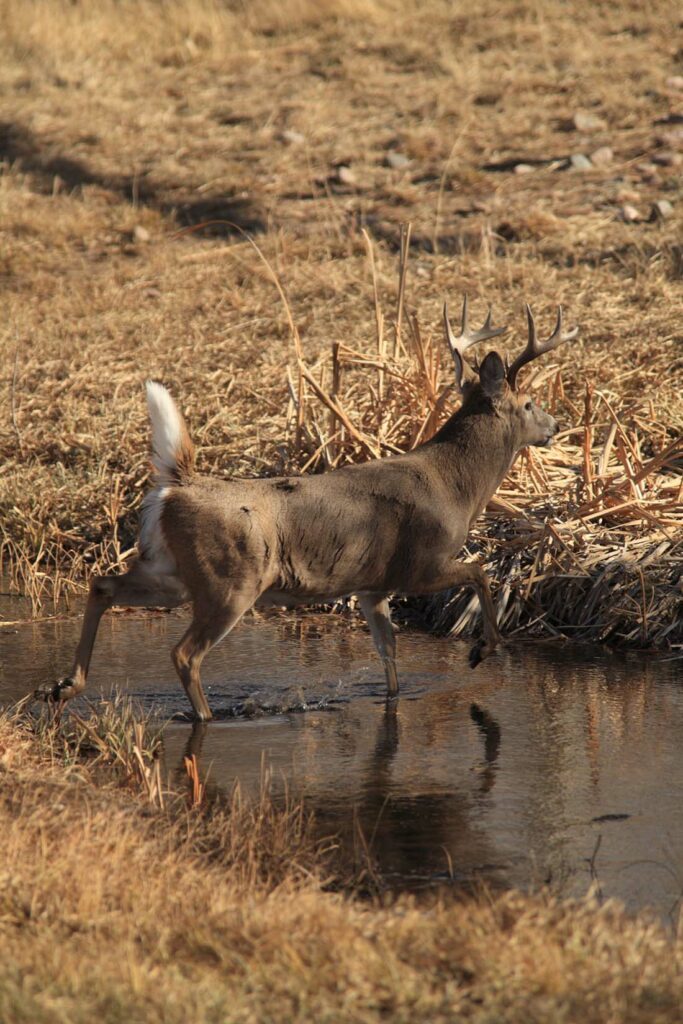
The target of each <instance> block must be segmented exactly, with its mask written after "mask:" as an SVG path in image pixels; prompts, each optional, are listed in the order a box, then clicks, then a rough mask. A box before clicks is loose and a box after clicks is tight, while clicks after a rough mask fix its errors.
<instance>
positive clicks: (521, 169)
mask: <svg viewBox="0 0 683 1024" xmlns="http://www.w3.org/2000/svg"><path fill="white" fill-rule="evenodd" d="M533 171H534V168H533V167H532V166H531V164H515V174H533Z"/></svg>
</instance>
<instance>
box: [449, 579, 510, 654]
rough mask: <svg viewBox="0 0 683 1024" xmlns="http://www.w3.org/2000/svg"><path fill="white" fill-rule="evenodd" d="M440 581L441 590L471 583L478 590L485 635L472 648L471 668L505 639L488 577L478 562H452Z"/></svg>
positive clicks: (491, 652)
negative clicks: (501, 633)
mask: <svg viewBox="0 0 683 1024" xmlns="http://www.w3.org/2000/svg"><path fill="white" fill-rule="evenodd" d="M440 583H441V585H440V586H439V587H438V589H439V590H447V589H449V588H451V587H458V586H461V585H469V586H472V587H474V589H475V590H476V592H477V595H478V597H479V603H480V605H481V614H482V619H483V634H484V635H483V636H482V638H481V639H480V640H478V641H477V642H476V644H475V645H474V647H472V649H471V650H470V657H469V660H470V668H476V667H477V665H478V664H479V663H480V662H481V661H483V660H484V658H488V656H489V655H490V654H493V652H494V651H495V649H496V647H497V646H498V644H499V643H502V641H503V638H502V636H501V635H500V632H499V630H498V623H497V622H496V610H495V608H494V606H493V598H492V597H491V588H490V586H489V581H488V577H487V575H486V573H485V572H484V570H483V569H482V567H481V566H480V565H478V564H477V563H476V562H451V563H450V564H449V566H448V567H447V568H446V569H445V570H444V575H443V579H442V580H440ZM435 589H437V588H436V587H435Z"/></svg>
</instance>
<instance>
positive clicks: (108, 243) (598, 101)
mask: <svg viewBox="0 0 683 1024" xmlns="http://www.w3.org/2000/svg"><path fill="white" fill-rule="evenodd" d="M162 12H163V13H162ZM0 13H1V14H2V18H3V25H5V26H6V31H5V34H4V36H3V42H2V44H1V45H2V61H1V62H0V90H1V91H0V105H1V110H2V112H1V113H0V121H2V125H0V151H1V154H0V155H1V156H2V157H3V159H4V162H3V164H2V175H1V176H0V212H1V215H2V238H3V243H2V248H1V249H0V284H1V286H2V289H3V298H4V303H3V309H4V319H3V323H4V326H3V329H2V346H3V352H4V358H3V363H2V366H0V449H1V451H2V464H1V465H0V531H1V540H0V552H1V553H2V558H3V560H4V565H5V566H6V567H7V568H8V569H9V570H10V571H11V572H12V574H13V578H14V580H15V582H16V584H17V586H19V587H21V589H22V590H24V592H27V593H29V594H30V596H31V598H32V600H33V603H34V608H35V610H36V613H38V611H39V609H40V608H41V607H49V605H50V603H51V602H52V601H53V600H54V599H58V598H59V597H60V596H64V595H66V596H67V597H68V596H69V595H70V594H73V593H75V592H78V591H80V590H81V589H82V586H83V582H84V580H85V578H86V577H87V574H88V573H89V572H90V571H91V570H92V569H93V568H98V569H101V568H104V567H106V568H109V569H116V568H117V567H120V566H121V565H122V564H123V563H124V562H125V559H126V557H127V555H128V554H129V553H130V550H131V545H132V544H133V542H134V537H135V525H136V509H137V506H138V504H139V500H140V497H141V493H142V487H143V486H144V482H145V480H146V477H147V471H148V470H147V456H146V449H147V443H148V442H147V424H146V421H145V413H144V407H143V401H142V393H141V384H142V381H143V380H144V378H146V377H147V376H153V377H157V378H160V379H162V380H164V381H165V382H166V383H168V384H169V385H170V386H171V388H172V390H173V391H174V393H175V394H176V395H177V396H178V397H179V398H180V401H181V405H182V407H183V409H184V411H186V413H187V415H188V419H189V421H190V425H191V429H192V433H193V436H194V437H195V439H196V440H197V442H198V443H199V445H200V452H199V456H200V464H201V467H202V469H203V470H206V471H210V472H218V473H223V474H227V473H233V472H234V473H247V474H262V473H275V472H281V471H283V470H287V471H291V470H296V469H297V468H302V467H304V466H306V465H308V466H309V467H315V466H317V465H322V464H324V463H336V462H338V461H340V460H343V459H348V458H359V457H366V456H367V455H368V454H369V453H371V452H372V453H374V452H389V451H394V450H396V449H401V448H404V447H407V446H410V445H411V444H412V443H414V442H415V440H416V439H418V438H419V437H420V436H421V437H425V436H427V434H428V433H429V431H430V430H431V429H432V428H433V426H434V425H435V422H436V420H437V419H438V417H439V416H442V415H445V413H446V412H447V410H448V408H450V407H451V404H450V403H451V400H450V396H448V395H445V396H444V397H443V399H441V396H443V394H444V387H445V384H446V382H447V380H448V375H449V370H448V367H447V366H445V367H443V368H441V367H440V365H439V361H440V360H439V356H438V352H440V351H441V341H440V328H439V326H438V324H439V312H440V306H441V302H442V300H443V297H444V296H445V295H448V296H450V297H451V301H452V303H453V304H455V303H456V302H457V301H458V299H459V295H460V294H461V293H462V292H463V291H468V292H469V294H470V296H471V297H472V299H473V305H474V306H475V313H476V312H478V311H479V310H482V311H483V309H484V304H485V302H486V301H490V302H492V303H493V305H494V309H495V311H496V312H497V315H498V317H499V318H505V319H508V320H511V322H512V324H513V325H514V327H515V329H516V330H515V334H514V335H513V337H512V340H511V341H510V342H509V343H508V348H509V350H512V349H513V348H514V347H516V346H518V345H519V344H520V343H521V339H520V334H521V332H522V328H523V324H522V316H521V307H522V302H523V300H525V299H528V300H530V301H531V302H532V304H533V306H534V309H535V310H536V312H537V314H538V316H539V319H541V320H542V322H543V323H545V322H546V321H548V322H549V321H550V318H551V316H552V308H553V307H554V305H555V303H557V302H558V301H561V302H563V303H564V304H565V306H566V307H567V310H568V314H569V316H570V318H571V319H572V320H576V321H578V322H580V324H581V326H582V335H581V338H582V340H581V341H580V343H579V344H577V345H575V346H574V348H573V350H572V352H571V353H569V352H565V353H563V354H562V355H561V356H560V355H559V354H558V357H557V360H556V361H553V360H546V365H545V366H544V368H543V370H542V372H541V374H540V375H539V377H538V378H537V380H536V383H537V385H538V387H539V389H540V392H541V394H542V395H543V396H544V397H545V399H546V400H547V401H548V403H549V404H550V406H551V408H553V409H554V410H555V411H556V412H557V414H558V416H559V417H560V418H561V420H562V421H563V422H564V423H565V424H566V425H567V432H566V433H565V434H564V436H563V438H562V443H561V444H560V445H559V446H558V447H557V448H556V449H555V450H554V451H552V452H550V453H542V454H541V455H539V456H537V455H536V454H533V453H532V454H531V455H529V456H528V458H525V459H523V460H522V461H521V462H520V463H519V465H518V467H517V469H516V470H515V472H514V473H513V475H512V477H511V479H510V480H509V481H507V482H506V484H505V485H504V487H503V488H502V491H501V494H500V496H499V500H498V501H497V502H496V503H494V505H492V507H491V509H490V510H489V515H488V516H487V517H486V518H485V519H484V521H483V522H482V525H481V529H480V530H479V531H478V533H477V535H476V537H475V538H474V540H473V542H472V543H471V545H470V548H469V550H470V552H471V553H473V554H474V553H478V554H483V556H484V559H485V561H486V563H487V566H488V568H489V570H490V571H491V573H492V575H493V576H494V578H495V579H496V580H497V581H498V583H499V587H498V591H499V595H498V596H499V605H500V608H501V616H502V618H503V621H504V623H505V626H506V629H507V630H508V632H509V631H514V630H516V629H520V628H522V627H524V628H529V627H531V628H533V629H536V630H538V631H542V632H544V633H548V632H550V633H556V632H562V633H567V634H569V635H578V636H582V637H590V638H594V639H595V638H598V639H600V638H603V639H604V638H610V639H611V640H614V641H622V642H630V643H636V644H639V645H656V646H660V647H667V646H678V645H680V644H681V643H683V616H681V614H680V606H681V591H680V578H681V577H680V566H681V557H682V555H681V552H682V548H681V534H682V530H681V511H680V497H681V489H680V482H681V481H680V468H681V458H682V453H681V443H680V437H681V425H682V423H683V397H682V396H683V388H682V387H681V382H682V380H683V362H682V358H683V357H682V355H681V348H680V343H681V338H682V334H681V326H680V316H679V307H680V293H681V279H682V278H681V275H682V273H683V269H682V264H681V246H680V236H681V216H682V211H683V204H682V203H681V202H680V198H681V178H680V175H681V170H680V164H678V165H677V164H676V159H677V158H678V157H679V156H680V153H681V151H682V144H681V139H680V135H681V133H680V122H679V121H677V120H676V118H677V117H678V118H680V115H681V113H682V111H683V91H682V90H680V89H678V88H677V87H675V85H671V84H670V83H669V79H671V78H672V76H674V75H676V74H680V73H681V63H680V52H679V50H678V49H677V41H676V34H675V32H674V31H673V26H675V25H677V24H678V23H679V22H680V11H679V9H678V5H677V4H675V3H673V2H671V3H664V2H662V3H658V4H655V5H649V6H648V8H647V9H643V8H641V7H639V6H638V5H620V6H618V7H606V6H605V5H597V6H596V5H591V4H588V3H584V2H580V0H577V2H575V3H573V4H564V3H560V2H559V0H558V2H553V0H549V2H547V3H543V4H541V5H539V4H537V3H532V2H526V0H522V2H520V3H518V4H515V5H508V6H507V7H505V9H504V10H501V8H500V7H499V5H496V4H493V3H492V2H485V3H484V4H480V5H479V6H478V7H477V9H476V12H473V11H472V9H471V5H468V4H465V3H455V4H453V3H448V4H446V3H440V2H438V0H430V2H429V4H428V5H425V4H419V5H418V4H411V3H407V2H405V3H397V2H395V3H389V2H387V3H380V2H378V0H355V2H354V0H328V2H327V3H325V4H313V3H308V2H306V0H301V2H298V3H296V2H294V0H290V2H288V3H287V4H286V5H282V4H274V3H270V2H268V0H262V2H256V3H254V4H249V5H245V7H244V8H243V7H241V6H240V5H237V4H235V5H230V4H228V5H223V4H218V3H212V2H210V0H202V2H196V3H190V2H189V0H175V2H168V3H165V4H163V5H160V4H158V3H156V2H152V0H129V2H126V3H106V4H92V3H82V4H79V5H77V6H75V7H74V6H73V5H71V4H67V3H61V2H59V0H35V2H30V3H24V2H22V3H19V2H18V0H2V3H1V4H0ZM160 15H161V16H160ZM577 110H584V111H589V112H591V113H593V114H596V115H597V116H598V118H599V121H598V123H597V126H596V127H595V128H594V129H592V130H589V131H579V130H576V129H572V128H571V118H572V116H573V114H574V113H575V112H576V111H577ZM288 132H289V133H292V132H293V133H299V135H297V134H294V135H291V134H290V135H287V133H288ZM299 139H300V141H297V140H299ZM606 144H609V145H610V146H611V147H612V149H613V152H614V158H613V161H612V162H611V163H609V164H607V165H599V166H598V165H596V166H594V167H593V169H591V170H589V171H586V172H579V171H575V170H571V169H563V167H564V164H563V161H564V158H565V157H566V156H567V155H568V154H571V153H577V152H583V153H591V152H593V151H595V150H596V149H597V148H598V147H599V146H601V145H606ZM391 150H396V151H399V152H401V153H402V154H404V155H405V156H406V157H408V158H409V160H410V163H409V164H408V165H407V166H405V167H403V168H398V169H394V168H391V167H389V166H386V162H385V158H386V156H387V154H388V153H389V152H390V151H391ZM667 160H668V161H669V162H668V163H666V162H661V161H667ZM656 161H660V162H656ZM516 163H525V164H527V165H530V166H531V167H532V168H533V170H532V171H531V172H530V173H525V174H517V173H515V172H514V170H513V169H512V168H513V167H514V165H515V164H516ZM339 164H346V165H348V166H350V167H351V170H352V171H353V174H354V175H355V181H352V182H349V181H346V182H345V181H342V180H340V178H339V175H338V173H337V171H336V170H335V168H336V167H337V166H338V165H339ZM661 199H668V200H670V201H671V202H672V203H673V214H672V216H670V217H668V218H666V219H663V220H662V219H659V220H658V219H654V220H652V221H649V220H647V217H648V214H649V211H650V206H651V204H652V203H653V202H655V201H656V200H661ZM624 203H630V204H631V205H634V206H635V207H637V209H638V210H639V212H640V214H641V215H642V219H641V220H639V221H637V222H635V223H625V222H624V221H623V220H622V219H621V218H620V209H621V207H622V205H623V204H624ZM408 222H410V224H411V238H410V246H409V247H408V249H409V257H408V259H407V275H406V277H405V295H404V301H403V302H402V303H401V302H399V291H400V289H399V280H400V275H399V272H398V263H399V250H400V248H401V225H402V224H404V223H408ZM235 224H236V225H238V226H240V227H241V228H242V229H244V230H246V231H248V232H249V233H251V234H253V235H254V237H256V238H257V240H258V245H259V248H260V253H259V252H257V251H256V250H255V249H254V247H253V246H252V245H251V243H250V242H249V241H248V240H247V239H246V238H245V237H244V236H243V235H242V234H241V233H240V231H239V230H238V229H237V228H235V227H234V225H235ZM371 254H372V265H371V260H370V255H371ZM404 263H405V261H404ZM373 270H374V283H373V276H372V275H373ZM276 282H277V284H276ZM278 286H279V288H280V289H281V290H282V291H281V293H280V292H279V290H278ZM283 297H286V300H287V301H286V302H283V301H282V300H283ZM413 313H416V314H417V317H418V324H419V337H418V335H417V334H416V333H415V331H414V330H413V329H412V327H411V324H412V314H413ZM380 314H381V315H380ZM399 321H400V322H399ZM297 349H298V354H297ZM299 357H300V358H299ZM304 366H305V372H306V374H307V376H306V377H304V376H303V371H304ZM287 367H289V373H290V380H289V382H288V379H287V372H286V370H287ZM335 374H336V376H335ZM333 392H336V393H334V394H333ZM330 400H332V402H333V403H334V404H333V405H331V401H330ZM415 609H416V606H413V612H414V611H415ZM417 611H418V612H420V613H421V614H422V615H423V617H424V618H425V620H426V621H428V622H429V623H430V624H432V625H434V624H436V625H438V626H440V627H441V628H449V629H450V628H452V629H453V630H454V631H455V632H463V631H470V630H471V629H472V628H473V627H474V625H475V618H476V614H477V613H476V608H475V607H474V606H473V605H472V603H471V600H470V595H468V594H467V595H454V596H453V597H451V596H448V597H447V598H446V600H445V601H443V600H442V601H441V602H440V603H439V604H438V605H434V604H433V603H431V602H430V603H428V604H426V605H422V606H417Z"/></svg>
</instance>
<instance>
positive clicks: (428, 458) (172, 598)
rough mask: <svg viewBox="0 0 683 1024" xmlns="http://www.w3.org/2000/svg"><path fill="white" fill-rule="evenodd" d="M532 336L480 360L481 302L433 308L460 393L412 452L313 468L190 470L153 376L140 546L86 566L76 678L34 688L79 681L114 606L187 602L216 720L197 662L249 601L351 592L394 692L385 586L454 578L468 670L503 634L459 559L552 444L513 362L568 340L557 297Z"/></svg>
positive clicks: (195, 697) (200, 695) (186, 674)
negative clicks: (109, 566) (551, 322)
mask: <svg viewBox="0 0 683 1024" xmlns="http://www.w3.org/2000/svg"><path fill="white" fill-rule="evenodd" d="M527 316H528V341H527V345H526V347H525V349H524V350H523V351H522V353H521V354H520V355H519V356H518V357H517V358H516V359H515V360H514V362H513V363H512V365H511V366H510V367H509V368H508V369H506V366H505V364H504V363H503V360H502V359H501V357H500V355H499V354H498V353H497V352H495V351H492V352H489V353H488V355H486V357H485V358H484V359H483V361H482V362H481V364H480V365H479V366H478V367H471V366H469V364H468V363H467V362H466V361H465V352H466V350H467V349H469V348H470V347H471V346H472V345H474V344H476V343H478V342H482V341H486V340H488V339H491V338H496V337H498V336H499V335H501V334H503V333H504V331H505V330H507V328H505V327H493V326H492V324H491V310H490V309H489V314H488V317H487V319H486V322H485V323H484V324H483V326H482V327H481V328H479V330H474V331H472V330H470V329H469V328H468V324H467V299H465V302H464V303H463V311H462V324H461V330H460V334H459V335H457V336H456V335H455V334H454V332H453V330H452V328H451V325H450V323H449V319H448V309H447V307H446V306H444V328H445V334H446V340H447V342H448V345H449V347H450V350H451V353H452V356H453V360H454V364H455V381H456V385H457V387H458V389H459V390H460V392H461V394H462V399H463V400H462V404H461V406H460V408H459V409H458V410H457V412H455V413H454V414H453V415H452V416H451V417H450V419H449V420H448V421H447V422H446V423H445V424H444V425H443V426H442V427H441V429H440V430H439V431H438V433H436V434H435V435H434V436H433V437H432V438H430V440H428V441H427V442H426V443H424V444H422V445H420V446H419V447H418V448H416V449H414V450H413V451H410V452H407V453H406V454H403V455H398V456H394V457H390V458H386V459H375V460H373V461H370V462H366V463H363V464H360V465H355V466H344V467H342V468H340V469H335V470H332V471H329V472H326V473H321V474H319V475H311V476H301V477H296V476H293V477H287V478H263V479H248V480H244V479H218V478H215V477H207V476H201V475H199V474H197V473H196V472H195V454H194V448H193V445H192V441H191V440H190V436H189V434H188V431H187V428H186V425H185V422H184V420H183V418H182V416H181V414H180V412H179V411H178V409H177V407H176V405H175V403H174V402H173V399H172V398H171V396H170V394H169V393H168V391H167V390H166V389H165V388H164V387H162V385H160V384H157V383H155V382H151V381H150V382H148V384H147V404H148V410H149V416H150V420H151V427H152V450H153V455H152V462H153V466H154V469H155V480H154V486H153V489H152V490H151V491H150V492H149V493H148V494H147V496H146V497H145V498H144V500H143V504H142V515H141V528H140V535H139V542H138V557H137V560H136V561H135V563H134V564H133V566H132V568H131V569H130V570H129V571H128V572H127V573H125V574H124V575H122V576H103V577H99V578H94V579H93V580H92V582H91V585H90V592H89V596H88V600H87V604H86V609H85V615H84V619H83V625H82V631H81V636H80V640H79V643H78V647H77V649H76V655H75V660H74V665H73V670H72V672H71V675H70V676H68V677H67V678H65V679H63V680H61V681H60V682H58V683H56V684H55V685H54V686H53V687H51V688H49V689H48V690H47V692H43V693H42V694H41V696H43V697H46V698H47V699H49V700H54V701H65V700H68V699H69V698H71V697H73V696H75V695H76V694H78V693H80V692H81V691H82V690H83V689H84V687H85V685H86V680H87V675H88V667H89V664H90V658H91V654H92V649H93V645H94V642H95V637H96V634H97V628H98V625H99V622H100V619H101V617H102V615H103V613H104V612H105V611H106V610H107V609H108V608H111V607H112V605H126V606H138V607H165V608H173V607H176V606H178V605H181V604H183V603H185V602H187V601H190V602H191V603H192V621H191V623H190V626H189V628H188V629H187V632H186V633H185V634H184V636H183V637H182V639H181V640H180V642H179V643H178V644H177V646H176V647H175V648H174V649H173V652H172V659H173V663H174V665H175V668H176V671H177V673H178V675H179V676H180V680H181V682H182V684H183V686H184V688H185V691H186V693H187V696H188V697H189V700H190V703H191V704H192V708H193V710H194V713H195V715H196V717H197V718H198V719H199V720H200V721H207V720H208V719H210V718H211V711H210V709H209V705H208V703H207V701H206V697H205V696H204V692H203V690H202V684H201V679H200V666H201V663H202V660H203V658H204V657H205V655H206V654H207V652H208V651H209V650H210V649H211V648H212V647H213V646H214V644H216V643H218V641H219V640H221V639H222V638H223V637H224V636H225V635H226V634H227V633H229V632H230V630H231V629H232V628H233V627H234V626H235V624H236V623H237V622H238V621H239V619H240V618H241V617H242V616H243V615H244V613H245V612H246V611H247V610H248V609H249V608H251V607H252V606H254V605H256V606H263V605H268V604H271V605H280V606H282V605H284V606H288V607H291V606H294V605H298V604H302V603H311V602H316V603H318V602H325V601H329V600H332V599H335V598H339V597H345V596H348V595H352V594H355V595H357V597H358V602H359V604H360V607H361V609H362V611H363V613H364V615H365V617H366V619H367V622H368V625H369V627H370V631H371V634H372V638H373V640H374V643H375V646H376V648H377V651H378V653H379V655H380V658H381V659H382V662H383V664H384V672H385V676H386V684H387V692H388V695H389V696H393V695H395V694H397V693H398V677H397V674H396V642H395V638H394V632H393V627H392V624H391V618H390V614H389V601H388V597H389V595H390V594H404V595H409V594H433V593H437V592H438V591H442V590H446V589H448V588H451V587H456V586H460V585H470V586H473V587H474V588H475V590H476V591H477V593H478V595H479V600H480V603H481V610H482V618H483V630H482V637H481V639H480V640H479V641H478V642H477V643H476V644H475V645H474V647H473V648H472V650H471V652H470V664H471V666H472V667H473V668H474V667H475V666H476V665H478V664H479V662H480V661H482V660H483V659H484V658H487V657H488V656H489V655H490V654H492V652H493V651H494V650H495V648H496V645H497V644H498V643H499V642H500V641H501V637H500V634H499V631H498V626H497V623H496V615H495V610H494V606H493V601H492V598H491V591H490V589H489V584H488V580H487V578H486V576H485V574H484V572H483V570H482V569H481V567H480V566H479V565H477V564H474V563H463V562H459V561H458V552H459V551H460V549H461V548H462V546H463V544H464V542H465V539H466V537H467V534H468V532H469V530H470V527H471V525H472V523H473V522H474V521H475V519H476V518H477V516H478V515H479V514H480V512H481V511H482V509H483V508H484V506H485V505H486V503H487V502H488V500H489V499H490V498H491V496H492V495H493V493H494V492H495V490H496V489H497V487H498V486H499V484H500V483H501V481H502V480H503V477H504V476H505V475H506V474H507V472H508V470H509V469H510V466H511V464H512V462H513V461H514V459H515V456H516V455H517V454H518V452H519V451H520V450H521V449H522V448H524V447H526V446H527V445H538V446H548V445H550V444H551V443H552V439H553V436H554V435H555V433H556V432H557V430H558V425H557V423H556V421H555V420H554V419H553V418H552V416H550V415H548V413H546V412H544V411H543V410H542V409H541V408H540V407H539V406H538V405H536V404H535V403H534V402H533V401H532V400H531V398H530V397H529V395H528V394H527V393H526V392H524V391H522V390H520V389H519V388H518V387H517V375H518V373H519V371H520V370H521V368H522V367H523V366H525V365H526V364H527V363H529V362H531V361H532V360H533V359H536V358H537V357H538V356H540V355H542V354H543V353H544V352H549V351H550V350H551V349H554V348H556V347H557V346H558V345H560V344H561V343H562V342H564V341H567V340H569V339H571V338H573V337H574V336H575V335H576V333H577V331H578V328H575V329H574V330H572V331H569V332H564V331H563V326H562V308H561V307H559V308H558V314H557V323H556V326H555V329H554V331H553V333H552V334H551V335H550V337H549V338H547V340H545V341H539V339H538V338H537V335H536V327H535V324H534V318H533V316H532V314H531V310H530V309H529V307H528V306H527Z"/></svg>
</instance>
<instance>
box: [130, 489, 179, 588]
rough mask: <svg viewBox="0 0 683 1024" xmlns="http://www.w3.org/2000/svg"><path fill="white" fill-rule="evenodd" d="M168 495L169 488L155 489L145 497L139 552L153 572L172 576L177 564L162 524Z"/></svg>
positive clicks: (141, 514) (141, 515)
mask: <svg viewBox="0 0 683 1024" xmlns="http://www.w3.org/2000/svg"><path fill="white" fill-rule="evenodd" d="M167 494H168V487H155V488H154V489H153V490H151V491H150V492H149V494H146V495H145V497H144V499H143V502H142V506H141V508H140V536H139V537H138V551H139V552H140V555H141V556H142V558H143V559H144V561H145V562H147V563H148V568H149V570H150V571H151V572H154V573H159V574H160V575H168V576H170V575H173V574H174V573H175V571H176V564H175V559H174V557H173V555H172V554H171V552H170V551H169V550H168V547H167V545H166V541H165V540H164V534H163V530H162V529H161V522H160V519H161V512H162V509H163V507H164V499H165V498H166V495H167Z"/></svg>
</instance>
